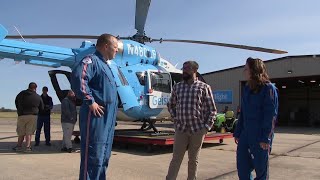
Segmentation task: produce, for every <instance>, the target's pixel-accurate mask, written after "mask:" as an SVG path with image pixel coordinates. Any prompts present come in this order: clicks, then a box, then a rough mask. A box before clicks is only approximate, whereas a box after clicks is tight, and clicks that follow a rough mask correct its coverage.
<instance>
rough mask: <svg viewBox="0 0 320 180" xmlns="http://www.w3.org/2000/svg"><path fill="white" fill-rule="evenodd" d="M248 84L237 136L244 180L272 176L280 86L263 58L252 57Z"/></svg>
mask: <svg viewBox="0 0 320 180" xmlns="http://www.w3.org/2000/svg"><path fill="white" fill-rule="evenodd" d="M244 75H245V77H246V79H247V84H246V85H245V87H244V88H243V90H242V92H243V93H242V97H241V113H240V117H239V121H238V124H237V128H236V131H235V132H234V134H233V136H234V138H235V142H236V143H237V144H238V148H237V169H238V176H239V179H240V180H248V179H253V178H252V175H251V172H252V170H255V172H256V178H255V179H256V180H266V179H269V154H270V152H271V146H272V140H273V133H274V126H275V122H276V118H277V114H278V94H277V88H276V87H275V86H274V85H273V84H272V83H271V82H270V80H269V77H268V75H267V73H266V68H265V65H264V63H263V61H262V60H260V59H253V58H248V59H247V63H246V65H245V68H244Z"/></svg>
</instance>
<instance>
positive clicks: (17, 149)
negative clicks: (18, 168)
mask: <svg viewBox="0 0 320 180" xmlns="http://www.w3.org/2000/svg"><path fill="white" fill-rule="evenodd" d="M12 150H14V151H16V152H22V147H21V146H16V147H13V148H12Z"/></svg>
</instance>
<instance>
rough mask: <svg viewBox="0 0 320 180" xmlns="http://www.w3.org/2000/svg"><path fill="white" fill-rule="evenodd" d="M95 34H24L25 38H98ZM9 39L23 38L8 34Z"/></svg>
mask: <svg viewBox="0 0 320 180" xmlns="http://www.w3.org/2000/svg"><path fill="white" fill-rule="evenodd" d="M98 37H99V36H95V35H23V38H24V39H97V38H98ZM6 38H8V39H21V36H20V35H8V36H6Z"/></svg>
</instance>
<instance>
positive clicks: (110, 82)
mask: <svg viewBox="0 0 320 180" xmlns="http://www.w3.org/2000/svg"><path fill="white" fill-rule="evenodd" d="M117 52H118V40H117V38H116V37H114V36H112V35H110V34H102V35H101V36H100V37H99V38H98V40H97V44H96V52H95V53H94V54H92V55H88V56H87V57H85V58H84V59H82V60H81V61H80V62H79V64H77V65H76V66H75V67H74V68H73V71H72V75H71V84H72V89H73V90H74V92H76V95H77V97H78V98H81V99H82V100H83V103H82V106H81V108H80V118H79V119H80V135H81V163H80V177H79V179H80V180H87V179H88V180H89V179H91V180H92V179H94V180H103V179H106V169H107V167H108V162H109V158H110V155H111V148H112V141H113V136H114V129H115V120H116V113H117V107H118V99H117V97H118V96H117V90H116V84H115V80H114V76H113V74H112V71H111V69H110V66H109V64H110V62H111V60H112V59H114V58H115V56H116V53H117Z"/></svg>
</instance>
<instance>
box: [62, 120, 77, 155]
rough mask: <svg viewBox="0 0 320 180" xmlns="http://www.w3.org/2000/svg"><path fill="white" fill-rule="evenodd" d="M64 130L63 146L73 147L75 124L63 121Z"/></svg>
mask: <svg viewBox="0 0 320 180" xmlns="http://www.w3.org/2000/svg"><path fill="white" fill-rule="evenodd" d="M61 126H62V131H63V139H62V148H67V149H69V148H72V142H71V138H72V132H73V129H74V124H72V123H61Z"/></svg>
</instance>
